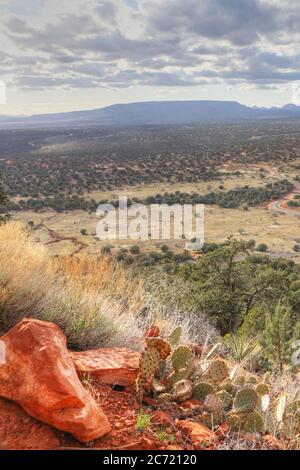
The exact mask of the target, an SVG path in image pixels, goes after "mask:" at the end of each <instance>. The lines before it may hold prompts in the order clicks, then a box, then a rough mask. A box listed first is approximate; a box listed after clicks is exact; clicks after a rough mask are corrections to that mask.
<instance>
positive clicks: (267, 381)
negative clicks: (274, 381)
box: [264, 371, 271, 385]
mask: <svg viewBox="0 0 300 470" xmlns="http://www.w3.org/2000/svg"><path fill="white" fill-rule="evenodd" d="M270 382H271V372H269V371H268V372H266V373H265V375H264V383H265V384H267V385H269V384H270Z"/></svg>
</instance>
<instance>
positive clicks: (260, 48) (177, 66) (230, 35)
mask: <svg viewBox="0 0 300 470" xmlns="http://www.w3.org/2000/svg"><path fill="white" fill-rule="evenodd" d="M0 80H2V82H4V83H5V84H6V89H7V103H6V104H5V105H4V104H2V105H1V104H0V114H32V113H48V112H56V111H69V110H74V109H88V108H95V107H101V106H106V105H109V104H112V103H117V102H130V101H148V100H177V99H217V100H237V101H240V102H242V103H244V104H248V105H259V106H272V105H275V106H278V105H283V104H286V103H289V102H295V103H297V102H298V104H300V2H298V1H297V0H85V1H83V0H0Z"/></svg>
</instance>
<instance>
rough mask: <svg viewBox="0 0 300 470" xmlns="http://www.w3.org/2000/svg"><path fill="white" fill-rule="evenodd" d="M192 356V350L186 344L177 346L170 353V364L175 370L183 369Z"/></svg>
mask: <svg viewBox="0 0 300 470" xmlns="http://www.w3.org/2000/svg"><path fill="white" fill-rule="evenodd" d="M191 357H192V351H191V349H190V348H189V347H188V346H178V348H176V349H175V351H174V352H173V354H172V365H173V368H174V370H175V372H178V371H179V370H180V369H184V368H185V367H186V366H187V363H188V362H189V361H190V359H191Z"/></svg>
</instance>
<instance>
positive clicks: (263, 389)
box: [255, 384, 270, 396]
mask: <svg viewBox="0 0 300 470" xmlns="http://www.w3.org/2000/svg"><path fill="white" fill-rule="evenodd" d="M255 391H256V392H257V393H258V395H261V396H263V395H267V394H268V393H269V392H270V387H269V385H267V384H258V385H256V387H255Z"/></svg>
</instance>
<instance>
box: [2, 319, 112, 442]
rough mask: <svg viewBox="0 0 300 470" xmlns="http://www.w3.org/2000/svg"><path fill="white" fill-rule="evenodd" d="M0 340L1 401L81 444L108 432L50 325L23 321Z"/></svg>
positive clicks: (57, 331)
mask: <svg viewBox="0 0 300 470" xmlns="http://www.w3.org/2000/svg"><path fill="white" fill-rule="evenodd" d="M1 341H2V344H3V343H4V345H5V361H2V364H0V396H1V397H4V398H8V399H10V400H12V401H14V402H16V403H18V404H19V405H20V406H21V407H22V408H23V409H24V410H25V411H26V412H27V413H28V414H29V415H30V416H33V417H34V418H36V419H37V420H39V421H42V422H44V423H47V424H50V425H51V426H53V427H54V428H56V429H59V430H61V431H66V432H69V433H71V434H72V435H73V436H74V437H75V438H76V439H78V440H79V441H82V442H88V441H91V440H94V439H96V438H99V437H101V436H103V435H104V434H106V433H108V432H109V431H110V424H109V422H108V420H107V418H106V416H105V414H104V413H103V411H102V410H101V408H100V407H99V406H98V405H97V403H96V402H95V400H94V399H93V398H92V397H91V396H90V394H89V393H88V392H87V391H86V390H85V389H84V388H83V386H82V384H81V382H80V380H79V378H78V376H77V373H76V370H75V367H74V364H73V361H72V359H71V357H70V355H69V352H68V350H67V347H66V339H65V336H64V335H63V333H62V331H61V330H60V329H59V328H58V327H57V326H56V325H55V324H54V323H49V322H43V321H39V320H33V319H24V320H22V321H21V322H20V323H18V324H17V325H16V326H15V327H14V328H12V329H11V330H10V331H9V332H8V333H6V334H5V335H4V336H2V337H1ZM3 362H5V363H4V364H3Z"/></svg>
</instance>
